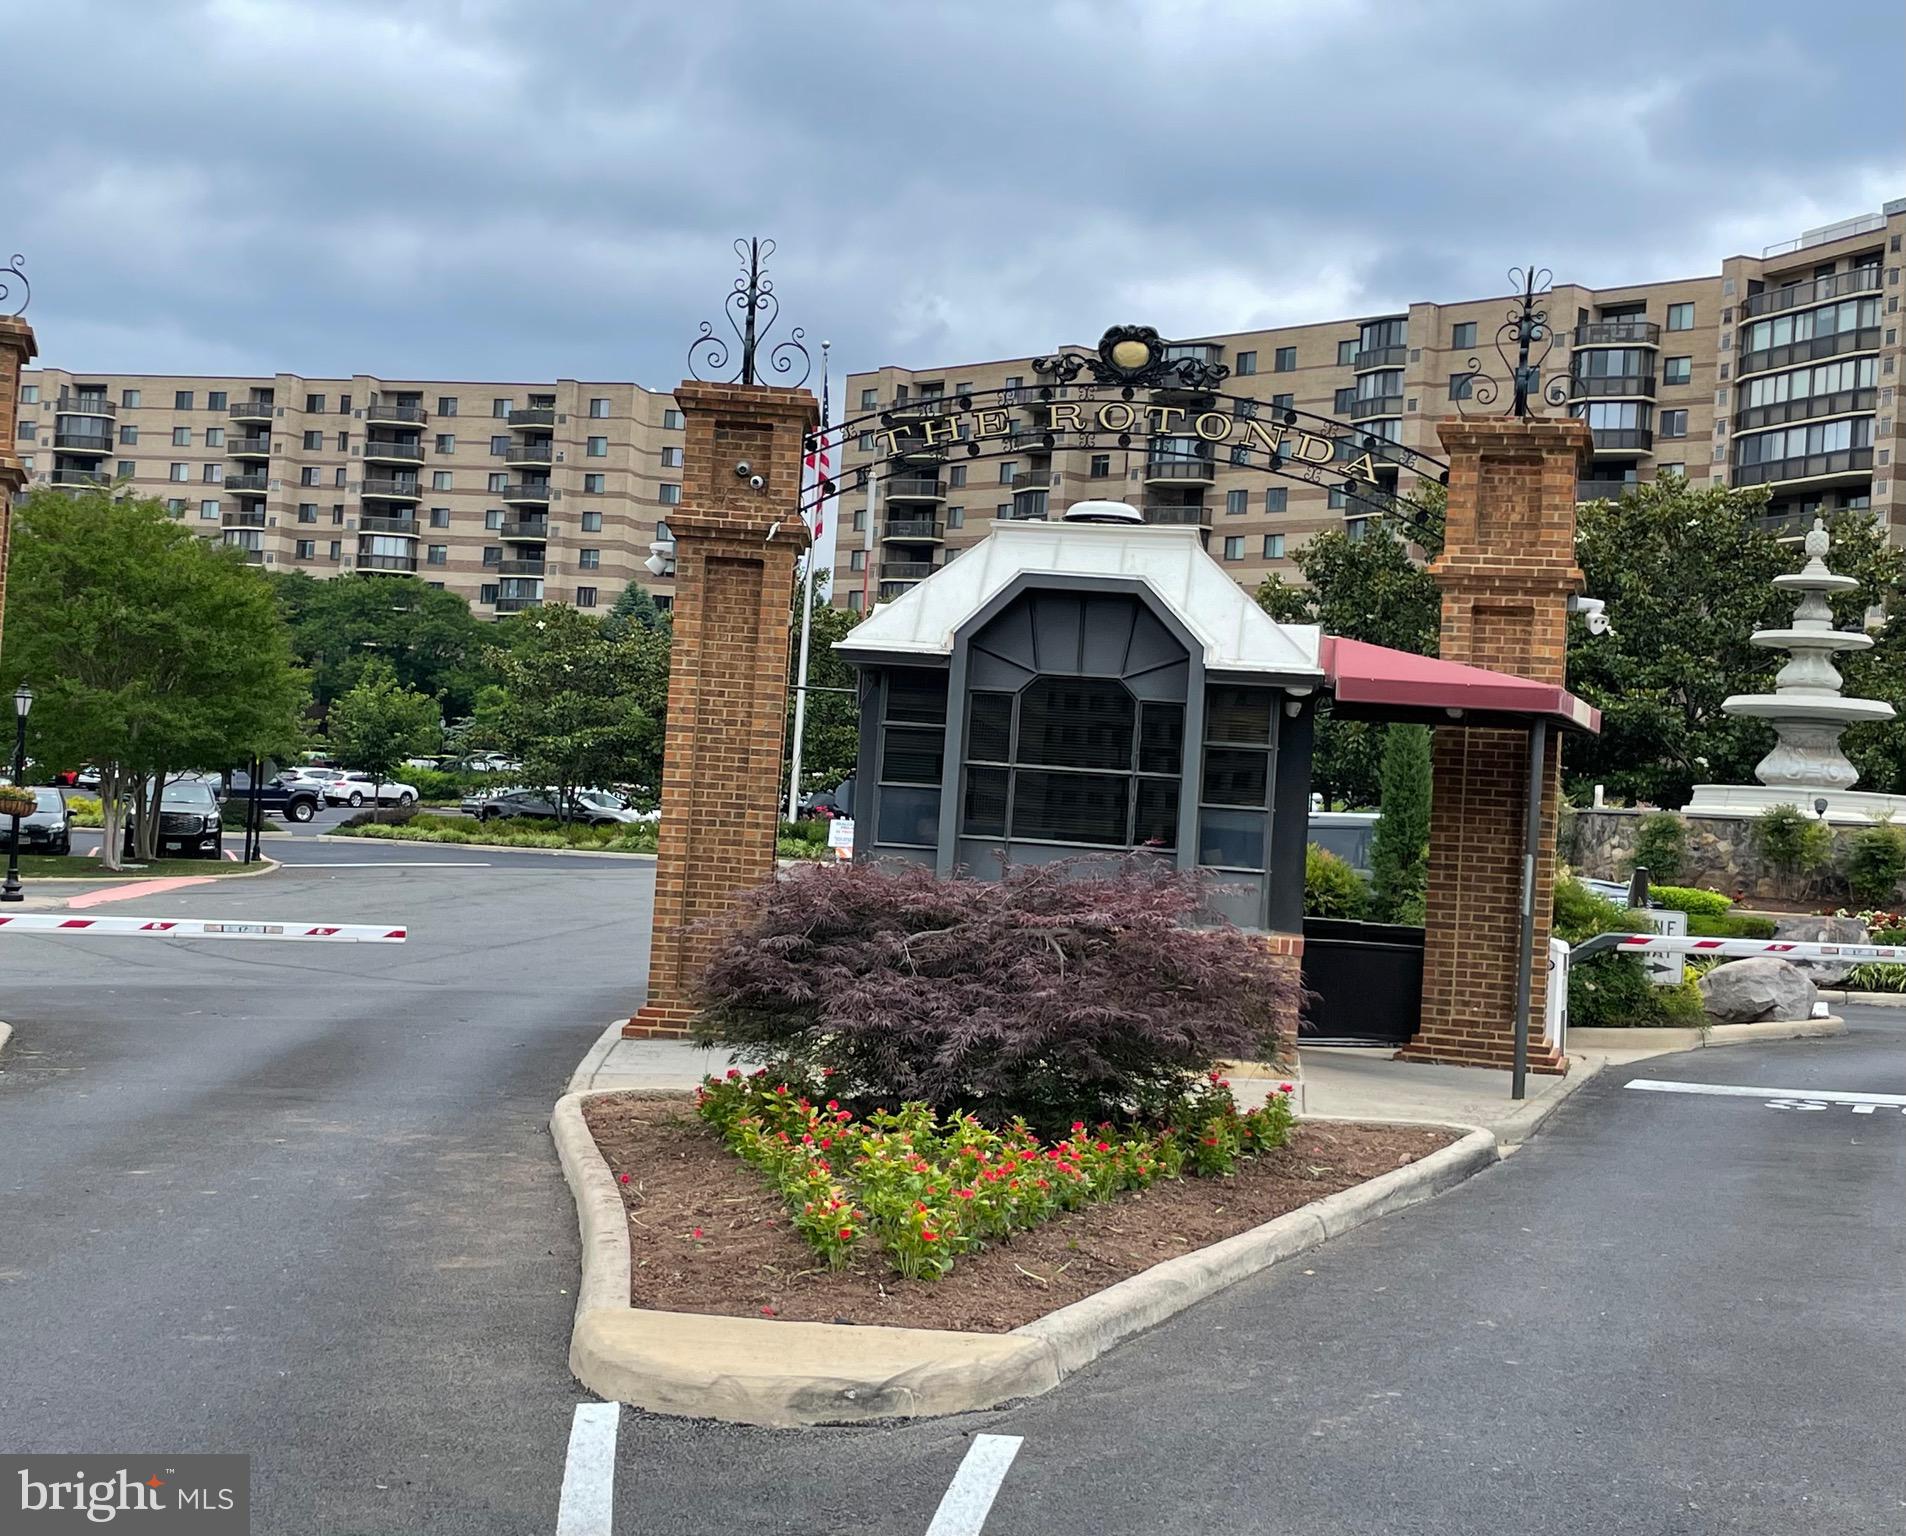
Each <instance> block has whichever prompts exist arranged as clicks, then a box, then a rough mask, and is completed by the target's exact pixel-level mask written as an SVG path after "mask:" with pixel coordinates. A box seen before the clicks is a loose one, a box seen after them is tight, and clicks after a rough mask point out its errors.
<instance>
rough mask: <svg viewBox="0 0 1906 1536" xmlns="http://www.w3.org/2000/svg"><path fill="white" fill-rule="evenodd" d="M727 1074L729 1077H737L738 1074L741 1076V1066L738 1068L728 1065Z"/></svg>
mask: <svg viewBox="0 0 1906 1536" xmlns="http://www.w3.org/2000/svg"><path fill="white" fill-rule="evenodd" d="M728 1075H729V1076H730V1077H739V1076H741V1068H739V1067H730V1068H729V1069H728Z"/></svg>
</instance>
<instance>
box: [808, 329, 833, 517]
mask: <svg viewBox="0 0 1906 1536" xmlns="http://www.w3.org/2000/svg"><path fill="white" fill-rule="evenodd" d="M828 424H829V404H828V398H827V372H826V368H825V365H823V368H822V372H821V430H820V431H819V432H817V433H816V434H815V436H814V449H813V451H812V452H811V453H809V454H808V456H807V468H808V473H809V474H811V475H813V477H814V484H815V485H816V486H817V487H818V486H819V485H821V483H822V482H823V481H825V480H827V479H828V478H829V476H831V475H832V474H833V472H834V461H833V460H832V459H831V458H829V457H828V453H827V428H828ZM826 521H827V498H826V497H824V496H823V497H822V498H821V499H820V500H819V501H817V502H815V504H814V527H813V529H812V533H813V538H814V544H815V546H816V547H817V548H818V547H819V545H820V542H821V529H822V528H823V527H824V526H825V525H826Z"/></svg>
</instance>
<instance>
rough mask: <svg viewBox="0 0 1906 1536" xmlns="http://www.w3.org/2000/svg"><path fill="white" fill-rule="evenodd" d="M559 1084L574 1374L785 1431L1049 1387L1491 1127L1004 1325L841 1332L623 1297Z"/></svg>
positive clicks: (597, 1188) (945, 1408)
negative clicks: (576, 1258)
mask: <svg viewBox="0 0 1906 1536" xmlns="http://www.w3.org/2000/svg"><path fill="white" fill-rule="evenodd" d="M589 1097H594V1095H593V1094H581V1093H570V1094H565V1095H564V1096H563V1097H562V1098H561V1099H559V1100H558V1101H557V1103H556V1108H555V1112H554V1114H552V1115H551V1117H550V1134H551V1136H552V1137H553V1138H554V1139H555V1142H556V1151H557V1156H558V1157H559V1158H560V1159H561V1161H562V1166H563V1174H564V1177H566V1178H567V1179H568V1181H569V1187H570V1190H571V1191H572V1192H573V1193H574V1195H575V1198H576V1220H577V1227H578V1230H579V1232H580V1234H581V1239H582V1284H581V1286H580V1288H579V1290H578V1292H577V1298H576V1318H575V1325H574V1327H573V1329H572V1331H571V1333H570V1340H569V1369H570V1371H571V1372H572V1373H573V1374H574V1375H575V1377H576V1379H577V1380H578V1381H580V1382H581V1383H582V1384H583V1385H584V1386H585V1387H587V1388H588V1389H589V1390H590V1391H592V1392H594V1393H595V1394H596V1395H597V1396H599V1397H602V1398H606V1399H608V1400H609V1401H612V1402H623V1403H629V1404H631V1405H633V1406H634V1407H637V1408H643V1409H646V1410H648V1411H649V1412H651V1413H665V1414H675V1415H681V1416H685V1417H692V1418H712V1419H718V1420H722V1421H724V1422H726V1423H733V1424H756V1425H762V1426H765V1427H768V1428H783V1429H785V1428H795V1427H799V1426H806V1425H815V1424H846V1423H859V1422H865V1421H868V1420H873V1419H894V1418H929V1417H935V1416H939V1415H944V1414H952V1413H969V1412H973V1411H976V1410H979V1409H984V1408H994V1407H997V1406H999V1405H1000V1404H1002V1403H1006V1402H1010V1401H1013V1400H1014V1399H1018V1398H1026V1397H1037V1396H1038V1395H1040V1394H1041V1393H1044V1392H1049V1391H1051V1390H1052V1389H1053V1388H1054V1387H1056V1386H1057V1385H1058V1384H1059V1383H1060V1382H1061V1381H1063V1380H1064V1379H1065V1378H1066V1376H1068V1375H1069V1374H1071V1373H1072V1372H1073V1371H1076V1370H1078V1369H1080V1368H1081V1367H1082V1366H1085V1365H1087V1364H1090V1363H1091V1362H1092V1361H1093V1360H1096V1359H1097V1358H1098V1357H1099V1356H1100V1355H1102V1354H1104V1353H1105V1352H1106V1351H1107V1350H1109V1349H1111V1348H1112V1347H1113V1346H1114V1345H1116V1344H1118V1343H1119V1342H1120V1341H1122V1340H1124V1339H1127V1338H1130V1337H1131V1336H1132V1335H1133V1334H1135V1333H1140V1332H1143V1331H1144V1330H1145V1329H1147V1328H1150V1327H1153V1326H1154V1325H1155V1324H1157V1323H1160V1322H1163V1321H1164V1320H1165V1319H1166V1318H1168V1317H1171V1316H1172V1315H1173V1314H1175V1313H1178V1312H1181V1311H1183V1310H1184V1309H1185V1308H1186V1307H1189V1306H1191V1305H1193V1304H1194V1303H1196V1302H1199V1301H1202V1300H1204V1299H1205V1298H1206V1297H1208V1296H1212V1295H1215V1294H1216V1293H1217V1292H1219V1291H1221V1290H1223V1289H1225V1288H1226V1287H1227V1286H1231V1285H1234V1284H1236V1283H1237V1282H1238V1281H1240V1280H1243V1279H1245V1278H1247V1277H1248V1276H1250V1275H1254V1274H1257V1273H1259V1272H1260V1271H1262V1270H1265V1269H1268V1268H1269V1267H1270V1266H1271V1265H1273V1264H1275V1263H1277V1262H1278V1260H1280V1259H1286V1258H1290V1257H1292V1256H1293V1255H1296V1254H1299V1253H1303V1252H1305V1251H1306V1250H1308V1249H1311V1248H1315V1247H1316V1246H1317V1245H1318V1244H1320V1243H1323V1242H1326V1241H1328V1240H1329V1239H1330V1238H1332V1237H1336V1236H1339V1235H1341V1234H1342V1233H1344V1232H1348V1231H1349V1230H1351V1229H1352V1228H1353V1227H1357V1226H1360V1225H1362V1224H1363V1223H1364V1222H1366V1221H1370V1220H1372V1219H1374V1218H1375V1217H1378V1216H1382V1215H1385V1214H1387V1213H1389V1212H1391V1211H1397V1210H1401V1209H1403V1208H1404V1207H1405V1206H1409V1205H1414V1204H1415V1203H1417V1202H1418V1201H1420V1200H1427V1199H1429V1198H1430V1197H1431V1196H1433V1195H1437V1194H1440V1193H1442V1192H1443V1191H1444V1190H1446V1189H1448V1188H1450V1187H1451V1186H1452V1185H1454V1184H1457V1183H1460V1182H1461V1181H1462V1180H1464V1179H1466V1178H1468V1177H1469V1176H1470V1175H1471V1174H1473V1173H1476V1172H1478V1171H1480V1170H1481V1169H1483V1168H1486V1167H1488V1166H1489V1165H1490V1164H1491V1163H1494V1162H1495V1161H1496V1159H1497V1158H1498V1156H1500V1153H1499V1152H1498V1150H1497V1147H1496V1138H1495V1136H1494V1135H1493V1134H1492V1133H1490V1132H1488V1131H1485V1130H1478V1129H1475V1128H1473V1127H1469V1126H1458V1127H1455V1129H1458V1130H1462V1131H1464V1132H1466V1134H1465V1135H1464V1136H1463V1137H1462V1138H1461V1139H1460V1140H1458V1141H1456V1142H1454V1143H1452V1144H1451V1145H1450V1146H1447V1147H1444V1148H1441V1149H1440V1150H1438V1151H1436V1152H1432V1153H1431V1154H1430V1155H1429V1156H1428V1157H1425V1158H1423V1159H1421V1160H1420V1161H1419V1162H1415V1163H1411V1164H1409V1165H1408V1166H1407V1167H1403V1168H1397V1169H1394V1170H1392V1171H1391V1172H1389V1173H1386V1174H1382V1175H1379V1176H1378V1177H1377V1178H1374V1179H1371V1180H1369V1181H1368V1182H1367V1183H1364V1184H1359V1185H1357V1186H1356V1187H1355V1188H1353V1189H1346V1190H1340V1191H1339V1192H1338V1193H1336V1194H1334V1195H1330V1196H1327V1197H1326V1198H1324V1199H1322V1200H1318V1201H1314V1202H1312V1203H1311V1204H1310V1205H1307V1206H1304V1207H1302V1208H1301V1209H1299V1210H1295V1211H1291V1212H1289V1213H1288V1214H1286V1215H1283V1216H1280V1217H1278V1218H1277V1219H1276V1220H1274V1221H1269V1222H1266V1223H1265V1224H1264V1225H1262V1226H1260V1227H1255V1228H1253V1229H1252V1230H1251V1231H1248V1232H1240V1233H1239V1234H1238V1235H1237V1236H1235V1237H1231V1238H1227V1239H1225V1240H1224V1241H1223V1242H1220V1243H1214V1244H1212V1245H1211V1246H1210V1247H1209V1248H1203V1249H1200V1250H1199V1251H1198V1252H1196V1253H1188V1254H1184V1255H1182V1256H1181V1257H1179V1258H1176V1259H1168V1260H1166V1261H1165V1262H1164V1263H1162V1264H1157V1265H1154V1266H1153V1267H1152V1268H1150V1269H1148V1270H1145V1271H1143V1272H1142V1273H1140V1274H1136V1275H1133V1276H1131V1277H1130V1278H1129V1279H1126V1280H1122V1281H1120V1282H1119V1283H1118V1284H1116V1285H1113V1286H1110V1287H1108V1288H1107V1289H1105V1290H1103V1291H1101V1292H1099V1293H1098V1294H1097V1295H1095V1296H1088V1297H1086V1298H1085V1299H1084V1300H1082V1301H1077V1302H1074V1303H1073V1304H1072V1305H1070V1306H1067V1307H1061V1308H1060V1309H1059V1310H1058V1311H1056V1312H1052V1313H1049V1314H1048V1315H1047V1316H1045V1317H1042V1318H1039V1319H1038V1320H1037V1321H1035V1322H1031V1323H1028V1324H1026V1325H1025V1326H1024V1327H1023V1328H1016V1329H1014V1330H1013V1331H1012V1332H1010V1333H1005V1334H974V1333H955V1332H951V1331H947V1330H940V1329H927V1328H881V1327H840V1326H836V1325H834V1324H829V1323H796V1322H775V1321H772V1320H769V1319H764V1318H751V1317H716V1316H711V1315H708V1314H705V1313H688V1312H658V1311H651V1310H646V1309H643V1308H638V1307H632V1306H630V1305H629V1301H628V1297H629V1227H628V1216H627V1213H626V1211H625V1210H624V1208H623V1204H622V1195H621V1191H620V1190H618V1189H617V1187H616V1185H615V1181H614V1177H613V1175H612V1174H611V1173H610V1172H609V1165H608V1164H607V1163H606V1162H605V1161H604V1160H603V1157H602V1153H601V1152H600V1151H599V1150H598V1149H597V1147H596V1144H595V1138H594V1137H592V1136H591V1135H590V1134H589V1127H588V1125H587V1123H586V1122H585V1121H584V1120H583V1117H582V1102H583V1100H584V1099H585V1098H589Z"/></svg>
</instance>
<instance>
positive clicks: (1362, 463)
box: [1344, 453, 1377, 485]
mask: <svg viewBox="0 0 1906 1536" xmlns="http://www.w3.org/2000/svg"><path fill="white" fill-rule="evenodd" d="M1344 476H1345V478H1346V479H1350V480H1368V481H1369V482H1370V483H1371V484H1372V485H1375V484H1376V483H1377V467H1376V465H1375V464H1373V463H1371V462H1370V455H1369V454H1367V453H1366V454H1364V456H1363V457H1362V458H1360V459H1352V460H1351V461H1350V462H1349V463H1348V464H1347V465H1345V466H1344Z"/></svg>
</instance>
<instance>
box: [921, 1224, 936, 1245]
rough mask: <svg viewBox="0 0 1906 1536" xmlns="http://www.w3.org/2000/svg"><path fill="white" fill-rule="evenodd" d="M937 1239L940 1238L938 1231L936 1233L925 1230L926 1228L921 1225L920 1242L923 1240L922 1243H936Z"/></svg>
mask: <svg viewBox="0 0 1906 1536" xmlns="http://www.w3.org/2000/svg"><path fill="white" fill-rule="evenodd" d="M939 1240H940V1234H939V1233H937V1232H929V1231H927V1229H926V1228H925V1227H922V1228H921V1229H920V1241H921V1242H923V1243H937V1242H938V1241H939Z"/></svg>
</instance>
